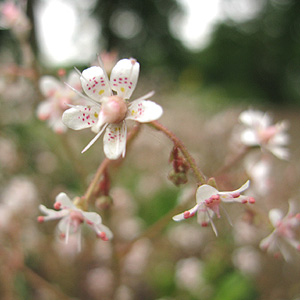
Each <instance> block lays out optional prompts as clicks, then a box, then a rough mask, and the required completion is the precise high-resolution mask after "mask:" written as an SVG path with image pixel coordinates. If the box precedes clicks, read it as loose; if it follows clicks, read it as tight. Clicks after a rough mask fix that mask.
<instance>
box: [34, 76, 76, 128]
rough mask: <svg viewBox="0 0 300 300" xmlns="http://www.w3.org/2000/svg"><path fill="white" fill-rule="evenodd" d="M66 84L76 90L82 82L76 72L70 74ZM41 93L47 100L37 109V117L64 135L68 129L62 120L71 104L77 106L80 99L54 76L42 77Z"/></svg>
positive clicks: (40, 83)
mask: <svg viewBox="0 0 300 300" xmlns="http://www.w3.org/2000/svg"><path fill="white" fill-rule="evenodd" d="M66 83H67V84H69V85H72V86H73V87H74V88H75V89H76V90H79V89H80V81H79V78H78V75H77V73H76V72H75V71H72V72H70V74H69V76H68V78H67V80H66ZM39 85H40V90H41V93H42V94H43V96H44V97H46V99H45V100H44V101H43V102H41V103H40V104H39V105H38V107H37V116H38V118H39V119H40V120H42V121H47V122H48V124H49V126H50V127H51V128H52V129H53V130H54V131H55V132H57V133H63V132H65V131H66V129H67V127H66V126H65V125H64V124H63V122H62V120H61V118H62V114H63V112H64V111H65V110H66V109H67V108H68V105H69V104H76V102H78V101H79V99H80V97H79V96H78V94H77V93H76V92H74V91H73V90H72V89H70V88H69V87H68V86H67V85H66V84H65V83H63V82H62V81H60V80H58V79H57V78H55V77H53V76H42V78H41V79H40V82H39Z"/></svg>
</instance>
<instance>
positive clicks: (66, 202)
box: [55, 193, 77, 209]
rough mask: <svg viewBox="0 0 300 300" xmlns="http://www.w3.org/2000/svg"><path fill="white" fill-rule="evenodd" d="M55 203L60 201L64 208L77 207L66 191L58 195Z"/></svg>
mask: <svg viewBox="0 0 300 300" xmlns="http://www.w3.org/2000/svg"><path fill="white" fill-rule="evenodd" d="M55 203H60V204H61V205H62V208H72V209H77V208H76V206H75V205H74V204H73V202H72V201H71V199H70V198H69V197H68V196H67V194H66V193H59V194H58V195H57V196H56V199H55Z"/></svg>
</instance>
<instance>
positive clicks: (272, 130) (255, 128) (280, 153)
mask: <svg viewBox="0 0 300 300" xmlns="http://www.w3.org/2000/svg"><path fill="white" fill-rule="evenodd" d="M239 119H240V121H241V122H242V123H243V124H244V125H245V127H246V128H245V129H244V130H243V132H242V133H241V137H240V138H241V141H242V143H244V144H245V145H246V146H260V147H261V149H262V150H264V149H266V150H268V151H270V152H271V153H273V154H274V155H275V156H277V157H278V158H280V159H288V158H289V151H288V149H287V148H286V147H285V146H286V145H287V144H288V142H289V136H288V134H287V133H286V130H287V128H288V123H287V122H286V121H281V122H279V123H276V124H275V125H273V124H272V120H271V117H270V116H269V115H268V114H267V113H263V112H261V111H258V110H251V109H250V110H247V111H244V112H242V113H241V114H240V116H239Z"/></svg>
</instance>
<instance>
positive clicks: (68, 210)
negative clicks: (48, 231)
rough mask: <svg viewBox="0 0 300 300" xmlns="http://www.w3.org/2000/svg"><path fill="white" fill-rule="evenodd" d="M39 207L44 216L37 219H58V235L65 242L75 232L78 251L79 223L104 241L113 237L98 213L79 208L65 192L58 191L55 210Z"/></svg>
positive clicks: (40, 220)
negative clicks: (90, 229) (85, 225)
mask: <svg viewBox="0 0 300 300" xmlns="http://www.w3.org/2000/svg"><path fill="white" fill-rule="evenodd" d="M39 208H40V210H41V212H43V213H44V214H45V215H46V216H39V217H38V221H39V222H45V221H50V220H58V219H60V221H59V223H58V225H57V227H58V231H59V233H60V236H61V237H63V238H65V242H66V243H68V241H69V235H70V234H76V236H77V245H78V250H79V251H80V249H81V225H82V224H84V223H85V224H87V225H88V226H89V227H90V228H92V229H93V230H94V231H95V232H96V235H97V237H99V238H101V239H102V240H104V241H107V240H109V239H111V238H112V237H113V234H112V232H111V231H110V229H109V228H108V227H106V226H104V225H103V224H102V219H101V217H100V215H98V214H97V213H95V212H85V211H83V210H81V209H79V208H78V207H76V205H75V204H74V203H73V202H72V201H71V200H70V198H69V197H68V196H67V195H66V194H65V193H60V194H59V195H58V196H57V197H56V201H55V204H54V208H55V209H57V210H53V209H48V208H46V207H45V206H44V205H40V206H39Z"/></svg>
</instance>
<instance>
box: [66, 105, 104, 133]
mask: <svg viewBox="0 0 300 300" xmlns="http://www.w3.org/2000/svg"><path fill="white" fill-rule="evenodd" d="M99 110H100V107H99V106H96V105H92V106H81V105H77V106H73V107H72V108H70V109H68V110H66V111H65V112H64V113H63V116H62V121H63V123H64V124H65V125H66V126H68V127H69V128H71V129H74V130H80V129H84V128H89V127H92V126H93V125H95V124H96V123H97V120H98V113H99Z"/></svg>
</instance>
